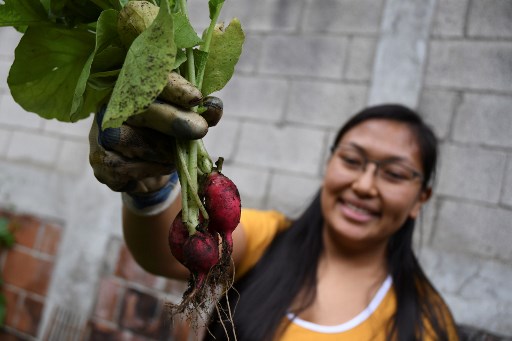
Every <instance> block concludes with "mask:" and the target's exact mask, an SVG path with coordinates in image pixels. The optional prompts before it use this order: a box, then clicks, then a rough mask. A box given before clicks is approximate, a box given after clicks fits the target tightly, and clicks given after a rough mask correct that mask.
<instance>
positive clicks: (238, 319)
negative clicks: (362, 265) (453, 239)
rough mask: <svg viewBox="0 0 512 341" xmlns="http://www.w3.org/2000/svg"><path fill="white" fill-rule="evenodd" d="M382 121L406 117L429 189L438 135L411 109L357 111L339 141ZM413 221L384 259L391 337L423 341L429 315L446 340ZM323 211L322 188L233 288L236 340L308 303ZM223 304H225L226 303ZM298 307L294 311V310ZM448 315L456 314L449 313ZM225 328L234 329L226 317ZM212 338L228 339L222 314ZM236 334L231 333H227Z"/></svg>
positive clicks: (258, 333) (277, 326)
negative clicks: (391, 302)
mask: <svg viewBox="0 0 512 341" xmlns="http://www.w3.org/2000/svg"><path fill="white" fill-rule="evenodd" d="M374 119H383V120H392V121H396V122H401V123H405V124H406V125H407V126H408V127H409V128H410V129H411V131H412V132H413V133H414V135H415V137H416V139H417V143H418V146H419V148H420V154H421V159H422V166H423V174H424V177H423V182H422V189H423V190H425V189H427V188H428V187H429V185H430V182H431V180H432V178H433V177H434V173H435V168H436V162H437V149H438V147H437V139H436V137H435V135H434V133H433V132H432V130H431V129H430V128H429V127H428V126H427V125H426V124H425V123H424V122H423V121H422V119H421V117H420V116H419V115H418V114H416V113H415V112H414V111H412V110H410V109H408V108H406V107H404V106H401V105H393V104H388V105H380V106H374V107H369V108H366V109H364V110H363V111H361V112H359V113H358V114H356V115H355V116H353V117H352V118H351V119H350V120H349V121H348V122H347V123H346V124H345V125H344V126H343V127H342V128H341V130H340V131H339V132H338V134H337V136H336V138H335V141H334V146H335V145H337V144H338V142H339V141H340V139H341V138H342V137H343V136H344V134H345V133H346V132H348V131H349V130H350V129H352V128H353V127H355V126H357V125H359V124H361V123H362V122H365V121H367V120H374ZM414 225H415V222H414V220H413V219H410V218H409V219H407V220H406V222H405V223H404V225H403V226H402V227H401V228H400V229H399V230H398V231H397V232H396V233H395V234H394V235H393V236H392V237H391V238H390V240H389V244H388V251H387V263H388V267H389V271H390V273H391V276H392V278H393V289H394V291H395V296H396V302H397V308H396V313H395V315H394V318H393V320H392V321H390V326H389V331H388V339H389V340H398V341H409V340H421V339H422V338H423V336H424V335H425V333H426V331H425V329H424V322H425V319H426V320H427V321H428V322H429V324H430V326H431V329H432V330H433V332H434V333H435V334H436V338H437V339H438V340H448V332H447V329H446V323H445V321H446V318H447V316H446V310H445V309H446V308H444V306H443V302H442V300H441V297H440V295H439V294H438V293H437V291H436V289H435V288H434V287H433V285H432V284H431V283H430V281H429V280H428V278H427V277H426V276H425V274H424V272H423V270H422V268H421V266H420V264H419V263H418V260H417V258H416V256H415V254H414V252H413V249H412V244H413V243H412V242H413V240H412V236H413V231H414ZM322 227H323V216H322V210H321V205H320V192H318V193H317V194H316V196H315V197H314V199H313V201H312V203H311V204H310V205H309V207H308V208H307V209H306V210H305V212H304V213H303V214H302V215H301V216H300V217H299V218H298V219H297V220H295V221H294V222H293V224H292V226H291V227H290V228H289V229H287V230H286V231H285V232H283V233H281V234H280V235H278V236H277V237H276V238H275V240H274V241H273V242H272V244H271V245H270V246H269V248H268V250H267V252H266V253H265V255H264V256H263V257H262V258H261V260H260V261H259V262H258V263H257V264H256V266H255V267H254V268H253V269H252V270H251V271H249V272H248V273H247V274H246V275H245V276H244V277H243V278H242V279H241V280H240V281H238V283H236V284H235V286H234V287H235V289H236V291H235V290H230V292H229V301H230V302H229V303H230V306H231V307H232V309H234V310H235V312H234V325H235V330H236V334H237V339H238V340H241V341H252V340H254V341H261V340H272V339H273V338H274V337H275V335H278V333H280V332H282V328H283V326H284V327H286V326H285V325H283V321H286V319H285V315H286V312H287V310H288V309H289V308H290V307H291V305H292V303H293V302H294V299H295V298H296V297H297V295H298V294H299V293H300V294H301V303H302V307H299V310H301V309H305V308H307V307H308V306H309V305H310V304H311V303H312V302H313V301H314V298H315V295H316V281H317V278H316V276H317V265H318V262H319V259H320V255H321V252H322V249H323V241H322ZM223 304H226V302H223ZM295 312H296V311H295ZM448 318H451V317H450V316H448ZM224 323H225V324H227V326H226V327H227V330H228V332H229V333H231V330H232V328H231V327H232V326H231V325H229V322H227V321H224ZM209 330H210V332H211V333H206V339H207V340H214V339H216V340H223V339H225V338H226V335H225V330H224V328H223V327H222V325H221V324H220V323H219V321H218V319H216V320H213V321H212V323H211V324H210V326H209ZM229 336H230V339H233V337H232V335H229Z"/></svg>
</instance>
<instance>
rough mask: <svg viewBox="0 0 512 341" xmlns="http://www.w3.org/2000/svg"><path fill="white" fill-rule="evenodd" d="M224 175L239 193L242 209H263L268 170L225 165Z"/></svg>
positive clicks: (268, 179) (268, 176) (268, 177)
mask: <svg viewBox="0 0 512 341" xmlns="http://www.w3.org/2000/svg"><path fill="white" fill-rule="evenodd" d="M223 173H224V175H226V176H227V177H228V178H230V179H231V180H232V181H233V182H234V183H235V185H236V186H237V188H238V191H239V192H240V198H241V199H242V207H246V208H259V209H263V208H264V206H265V196H266V194H267V188H268V183H269V181H270V174H269V171H268V170H265V169H257V168H254V167H243V166H237V165H236V164H227V165H225V166H224V170H223Z"/></svg>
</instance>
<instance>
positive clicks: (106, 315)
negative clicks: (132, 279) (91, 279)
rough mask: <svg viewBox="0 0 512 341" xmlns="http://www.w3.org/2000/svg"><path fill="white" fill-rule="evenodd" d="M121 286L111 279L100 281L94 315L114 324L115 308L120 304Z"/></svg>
mask: <svg viewBox="0 0 512 341" xmlns="http://www.w3.org/2000/svg"><path fill="white" fill-rule="evenodd" d="M121 289H122V286H121V284H119V283H118V282H117V281H116V280H115V279H113V278H107V279H102V280H101V282H100V288H99V291H98V297H97V301H96V307H95V309H94V315H95V316H96V317H99V318H101V319H104V320H107V321H111V322H114V320H115V313H116V311H117V307H118V305H119V303H120V302H121Z"/></svg>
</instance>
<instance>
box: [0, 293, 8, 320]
mask: <svg viewBox="0 0 512 341" xmlns="http://www.w3.org/2000/svg"><path fill="white" fill-rule="evenodd" d="M6 313H7V300H6V299H5V295H4V294H3V293H0V326H3V325H4V322H5V314H6Z"/></svg>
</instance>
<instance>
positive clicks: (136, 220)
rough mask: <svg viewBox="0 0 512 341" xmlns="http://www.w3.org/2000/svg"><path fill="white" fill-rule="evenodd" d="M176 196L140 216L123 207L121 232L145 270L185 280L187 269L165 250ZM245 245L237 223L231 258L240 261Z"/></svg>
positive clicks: (176, 209)
mask: <svg viewBox="0 0 512 341" xmlns="http://www.w3.org/2000/svg"><path fill="white" fill-rule="evenodd" d="M180 197H181V196H180V195H178V196H177V199H176V200H174V202H173V203H172V204H171V205H170V206H169V207H168V208H167V209H166V210H164V211H163V212H161V213H159V214H157V215H153V216H140V215H136V214H134V213H133V212H131V211H130V210H129V209H128V208H126V207H123V234H124V239H125V242H126V245H127V247H128V249H129V250H130V252H131V254H132V255H133V257H134V259H135V261H136V262H137V263H138V264H139V265H140V266H141V267H142V268H143V269H144V270H146V271H147V272H150V273H152V274H154V275H157V276H164V277H168V278H174V279H181V280H187V279H188V277H189V271H188V269H187V268H185V266H183V265H182V264H181V263H180V262H178V261H177V260H176V258H174V256H173V255H172V253H171V250H170V249H169V242H168V236H169V228H170V227H171V224H172V221H173V220H174V218H175V217H176V216H177V215H178V213H179V211H180V209H181V201H180ZM245 247H246V238H245V233H244V230H243V228H242V227H241V226H238V227H237V228H236V230H235V232H234V233H233V254H232V257H233V261H234V264H235V266H236V265H237V264H239V263H240V261H241V259H242V257H243V254H244V251H245Z"/></svg>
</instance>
